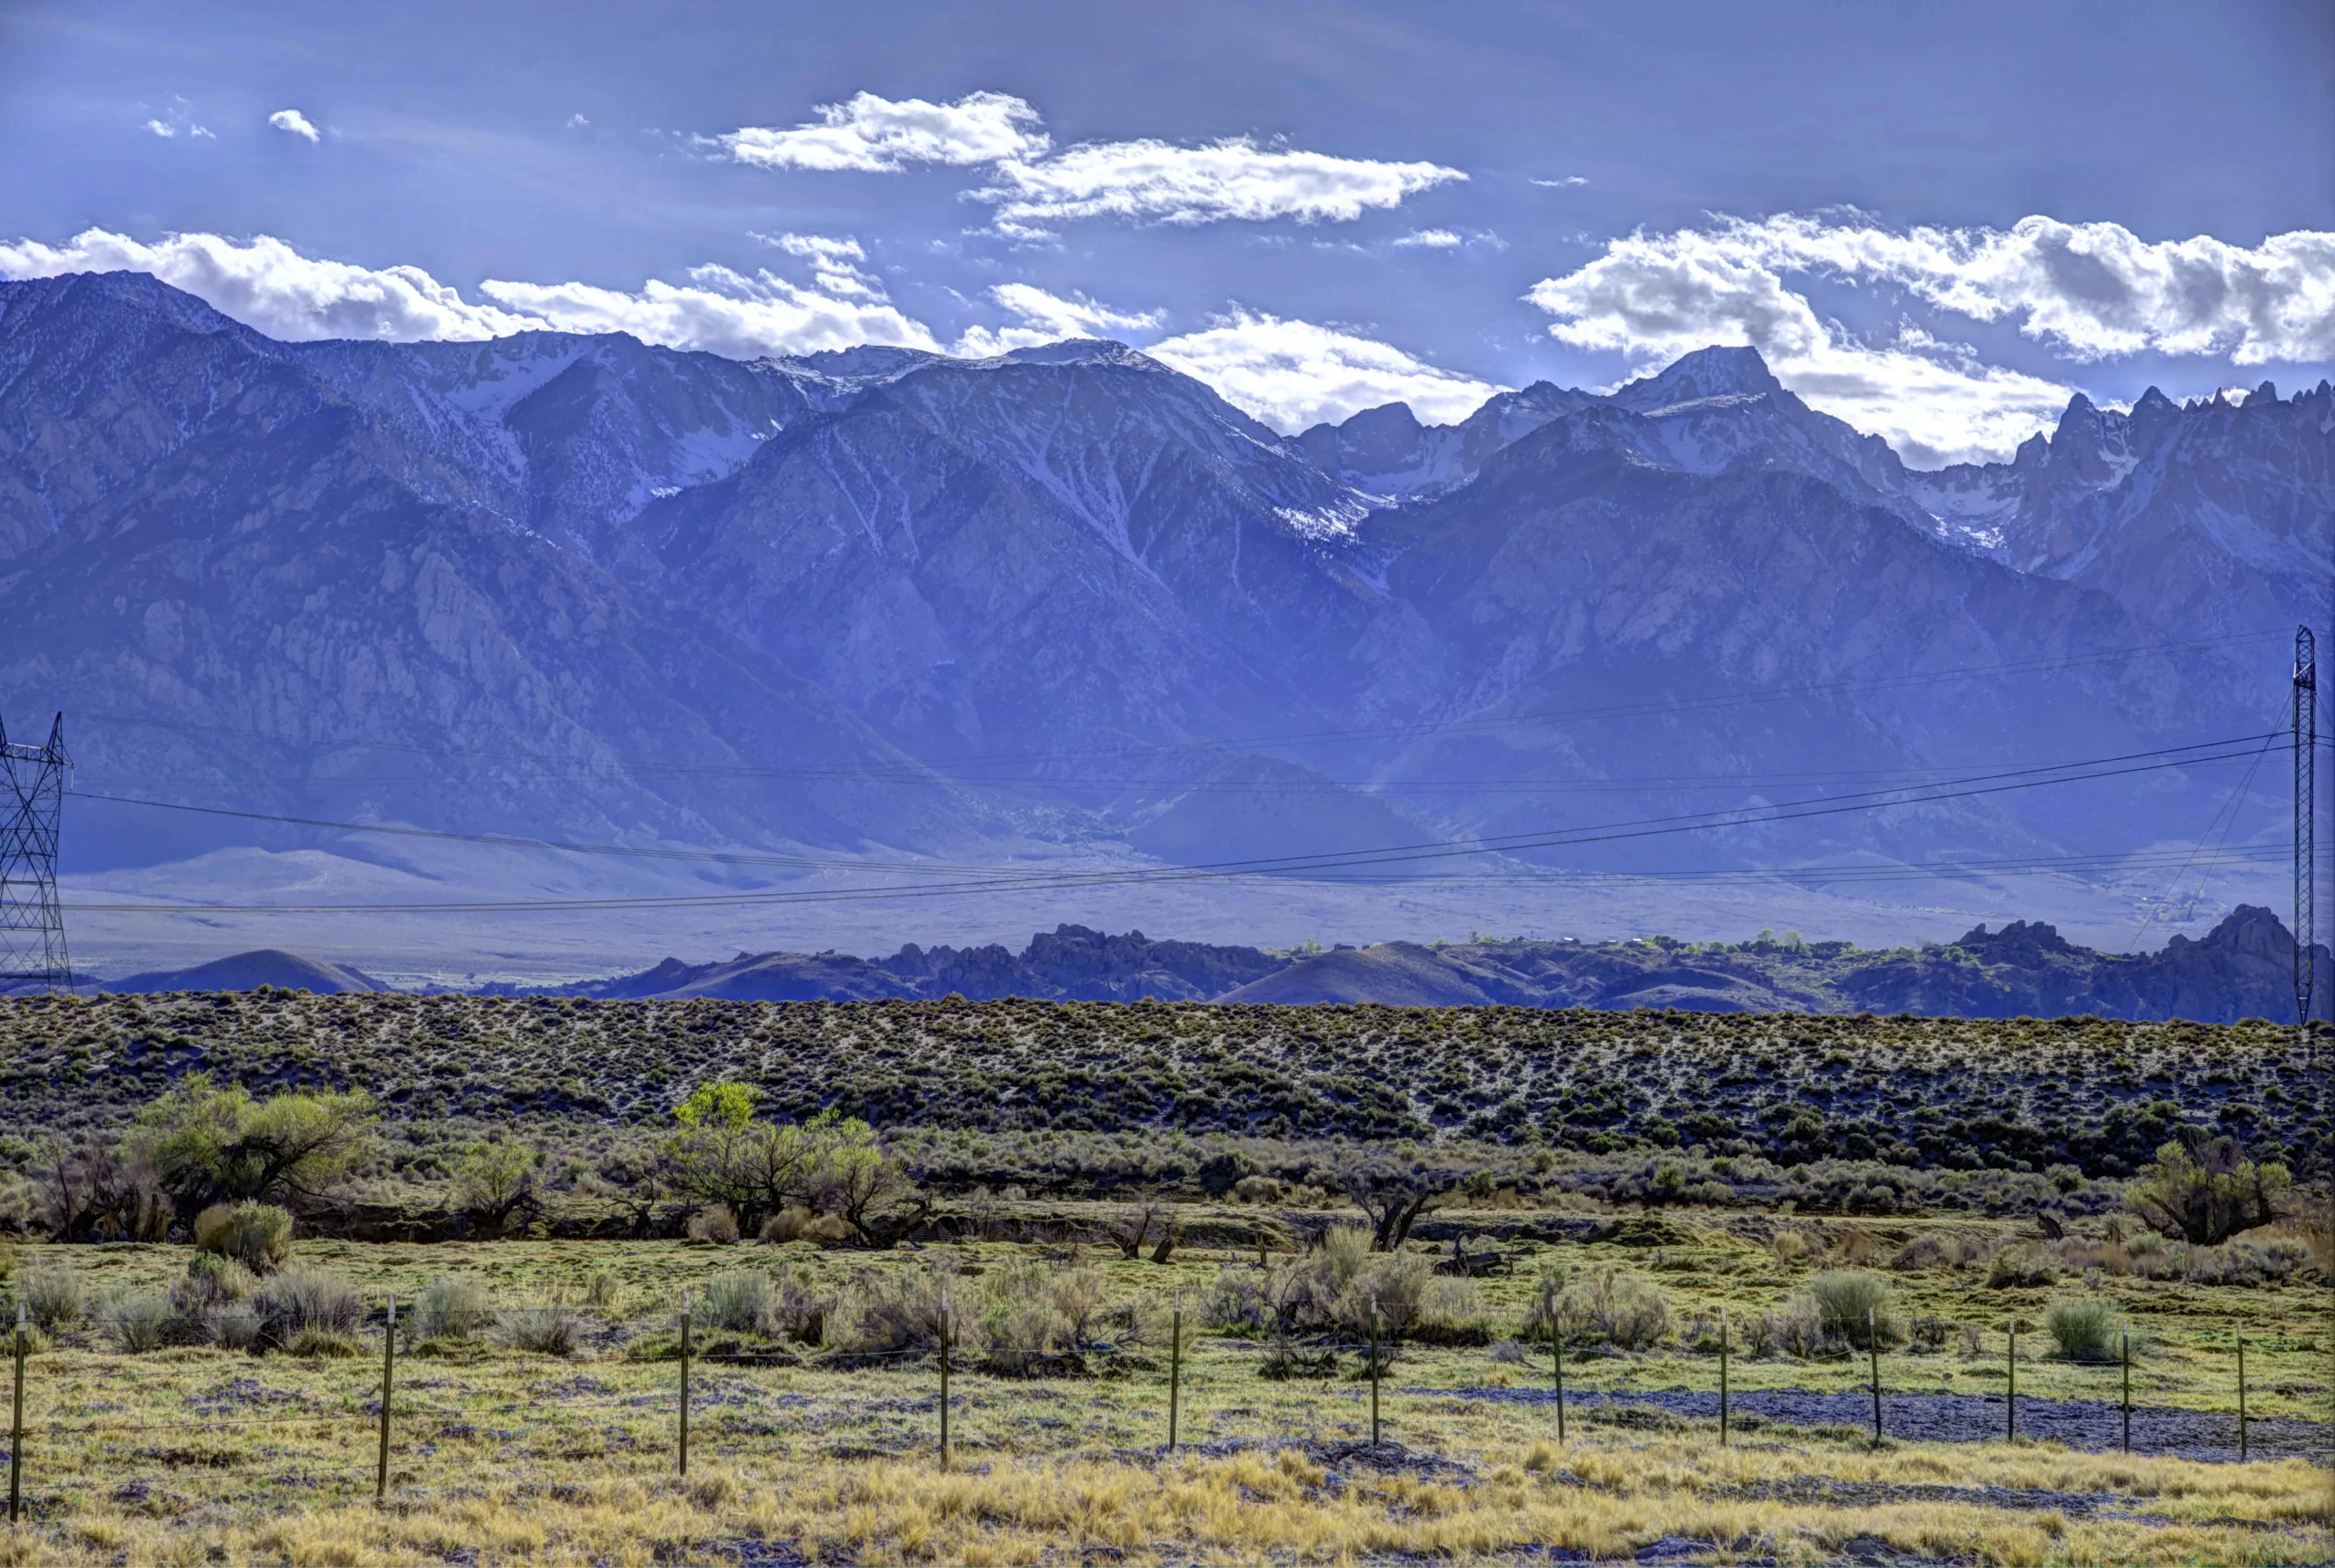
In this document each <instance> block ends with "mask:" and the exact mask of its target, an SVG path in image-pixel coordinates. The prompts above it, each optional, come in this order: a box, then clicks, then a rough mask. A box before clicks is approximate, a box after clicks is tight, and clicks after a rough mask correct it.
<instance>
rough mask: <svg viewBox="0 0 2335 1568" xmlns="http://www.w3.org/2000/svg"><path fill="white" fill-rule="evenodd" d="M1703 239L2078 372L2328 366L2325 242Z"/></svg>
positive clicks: (2024, 227)
mask: <svg viewBox="0 0 2335 1568" xmlns="http://www.w3.org/2000/svg"><path fill="white" fill-rule="evenodd" d="M1709 238H1710V239H1711V240H1712V241H1713V242H1715V243H1717V244H1720V245H1723V246H1726V247H1728V248H1729V249H1731V250H1733V251H1734V252H1736V253H1737V254H1741V255H1743V256H1745V257H1747V258H1748V259H1751V260H1754V261H1756V262H1757V263H1758V264H1759V265H1766V266H1769V267H1774V268H1779V269H1783V270H1793V271H1804V272H1811V273H1821V274H1829V275H1836V276H1840V277H1845V278H1852V279H1858V280H1861V281H1863V280H1869V281H1873V282H1881V283H1888V284H1894V285H1897V286H1901V287H1903V288H1904V289H1906V290H1908V291H1909V292H1910V293H1912V294H1913V295H1915V296H1916V297H1918V298H1920V299H1921V300H1923V301H1924V302H1925V303H1926V304H1928V305H1931V306H1935V307H1936V308H1938V309H1941V310H1947V311H1951V312H1954V313H1955V314H1956V315H1960V316H1966V317H1970V318H1972V319H1974V320H1978V321H1999V320H2005V319H2008V320H2013V321H2016V322H2017V323H2018V327H2019V330H2020V331H2021V332H2023V333H2024V334H2026V335H2027V336H2028V337H2032V338H2035V339H2037V340H2038V341H2039V342H2043V343H2046V344H2049V345H2050V346H2051V347H2052V348H2055V349H2056V350H2058V351H2060V353H2063V354H2066V355H2068V356H2070V358H2078V359H2100V358H2111V357H2113V356H2116V355H2122V354H2134V353H2139V352H2142V351H2143V350H2153V351H2155V352H2158V353H2164V354H2196V355H2214V356H2216V357H2226V358H2228V359H2230V360H2231V362H2232V363H2234V364H2239V365H2260V364H2268V363H2270V362H2272V361H2279V360H2286V361H2295V362H2313V361H2318V360H2323V359H2327V358H2335V234H2330V233H2324V232H2314V231H2310V230H2297V231H2294V232H2292V233H2288V234H2273V235H2271V236H2270V237H2268V239H2266V240H2264V241H2263V242H2262V243H2261V244H2258V245H2253V246H2243V245H2234V244H2228V243H2226V242H2225V241H2222V240H2216V239H2214V238H2211V237H2210V236H2207V235H2202V234H2201V235H2198V236H2196V237H2195V238H2193V239H2186V240H2160V241H2148V240H2143V239H2142V238H2141V237H2140V236H2139V235H2137V234H2133V232H2132V231H2131V230H2130V229H2127V228H2125V227H2123V226H2122V224H2119V223H2061V222H2060V221H2059V220H2058V219H2055V218H2046V217H2028V218H2022V219H2020V220H2019V221H2018V223H2014V224H2013V225H2011V227H2010V228H2008V229H2007V230H2006V229H1935V228H1915V229H1909V230H1906V231H1904V232H1903V233H1898V232H1895V231H1893V230H1889V229H1885V228H1882V227H1879V226H1877V225H1873V224H1864V223H1837V222H1827V221H1825V220H1823V219H1819V218H1804V217H1796V216H1789V215H1787V216H1783V217H1778V218H1770V219H1769V220H1767V221H1766V222H1764V223H1742V222H1737V223H1728V224H1725V225H1723V226H1721V227H1720V228H1718V230H1716V231H1715V232H1714V233H1713V234H1711V235H1710V236H1709Z"/></svg>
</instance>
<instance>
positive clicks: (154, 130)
mask: <svg viewBox="0 0 2335 1568" xmlns="http://www.w3.org/2000/svg"><path fill="white" fill-rule="evenodd" d="M138 107H139V108H140V109H143V108H145V107H146V106H145V105H144V104H142V103H141V104H140V105H139V106H138ZM140 129H141V130H145V131H146V133H147V134H148V135H150V136H159V137H161V138H162V139H163V140H165V141H169V140H175V139H176V138H178V137H182V136H183V137H185V138H186V139H187V140H190V141H202V140H211V141H216V140H218V138H217V137H215V136H213V135H212V134H211V131H210V129H209V128H208V127H206V126H203V125H201V124H198V123H197V122H196V120H195V118H194V106H193V105H192V104H191V103H189V102H188V101H187V100H186V99H182V98H173V99H171V104H170V107H169V108H168V109H164V110H163V111H162V112H161V115H159V116H157V117H156V118H155V119H150V120H148V121H147V122H146V123H145V125H144V126H142V127H141V128H140Z"/></svg>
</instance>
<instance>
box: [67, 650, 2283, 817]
mask: <svg viewBox="0 0 2335 1568" xmlns="http://www.w3.org/2000/svg"><path fill="white" fill-rule="evenodd" d="M2270 635H2271V634H2268V633H2247V634H2238V635H2232V636H2229V637H2223V638H2212V639H2199V640H2192V641H2185V642H2166V643H2153V644H2141V645H2136V646H2131V647H2125V648H2116V649H2098V650H2095V651H2093V652H2091V653H2085V654H2076V655H2070V656H2066V657H2062V658H2057V659H2008V660H2003V661H1999V662H1997V663H1992V664H1975V665H1961V666H1956V667H1952V668H1948V669H1944V670H1921V671H1914V672H1909V673H1906V674H1903V675H1894V676H1875V677H1872V678H1869V679H1866V680H1833V681H1811V682H1804V683H1801V684H1799V685H1791V686H1775V687H1762V688H1755V689H1749V690H1739V691H1732V692H1714V693H1709V694H1707V695H1704V696H1698V697H1691V698H1684V699H1668V700H1665V701H1651V702H1632V703H1608V704H1603V705H1599V706H1594V707H1583V708H1574V709H1556V710H1547V711H1536V712H1525V713H1515V714H1486V715H1482V716H1479V717H1474V718H1465V717H1463V718H1458V719H1450V720H1437V721H1417V722H1411V723H1406V724H1392V725H1381V726H1376V727H1370V728H1356V729H1323V730H1312V731H1300V732H1288V733H1282V734H1278V735H1256V736H1248V737H1242V738H1233V739H1228V740H1219V741H1206V742H1130V743H1128V744H1126V745H1119V746H1099V747H1076V748H1065V749H1053V750H1046V751H1035V752H1030V751H1025V752H1001V753H970V754H967V755H962V756H955V757H948V756H942V757H931V758H924V759H911V758H907V757H905V756H904V757H903V759H902V762H901V763H899V764H893V765H891V766H890V767H888V768H887V769H866V768H858V769H846V770H835V769H825V768H817V767H809V768H805V767H801V766H788V767H777V766H769V765H763V764H733V763H672V762H664V761H638V760H634V761H625V760H622V759H612V760H611V762H610V763H608V764H607V765H608V766H610V767H611V768H616V769H621V771H622V772H623V773H624V774H689V775H695V776H740V777H745V776H763V777H804V778H816V777H851V778H863V779H864V778H881V777H887V776H891V777H902V778H922V777H927V776H929V775H930V774H933V773H935V772H938V771H939V770H942V769H947V768H954V767H977V766H981V765H985V764H991V763H1005V762H1021V763H1027V762H1047V761H1055V760H1064V759H1071V758H1079V757H1101V756H1131V755H1141V754H1153V755H1188V754H1191V753H1211V752H1232V751H1235V750H1236V749H1238V748H1240V747H1251V746H1274V745H1313V744H1331V743H1338V742H1359V741H1369V740H1399V739H1404V738H1406V737H1417V736H1427V735H1437V734H1456V733H1468V732H1478V731H1481V730H1485V729H1502V728H1510V727H1514V726H1520V725H1530V724H1541V723H1554V722H1574V721H1583V720H1604V719H1615V718H1629V717H1649V716H1662V715H1666V714H1674V713H1696V712H1704V711H1710V710H1713V709H1719V708H1728V707H1739V706H1748V705H1756V704H1760V703H1766V702H1775V701H1788V700H1790V699H1792V698H1796V697H1808V696H1826V695H1836V694H1844V693H1848V692H1852V691H1894V690H1901V689H1904V688H1907V687H1914V686H1922V685H1930V684H1935V683H1936V682H1940V681H1947V680H1968V679H1974V678H1985V677H2003V676H2010V675H2021V674H2042V673H2050V672H2054V671H2058V670H2070V669H2080V668H2083V667H2086V666H2091V665H2096V664H2102V663H2110V662H2113V661H2115V660H2118V659H2140V658H2152V657H2158V656H2170V655H2174V654H2179V653H2188V652H2197V651H2203V650H2208V649H2218V648H2227V647H2235V646H2238V645H2241V644H2245V643H2250V642H2258V641H2263V640H2266V639H2268V637H2269V636H2270ZM78 718H80V719H87V720H95V721H97V722H104V723H119V724H143V725H152V726H156V727H159V728H163V729H171V730H178V731H182V732H189V733H213V734H231V735H235V736H238V737H241V738H244V739H253V740H266V741H272V742H276V743H279V744H285V745H292V746H297V747H301V748H304V749H309V750H350V751H393V752H410V753H419V754H423V755H432V756H466V757H475V758H486V759H493V758H503V759H511V760H521V761H533V762H549V763H557V764H572V763H574V762H575V761H576V759H573V758H559V757H546V756H545V755H543V754H542V753H528V752H521V751H513V750H509V749H503V750H487V749H480V748H466V747H450V746H425V745H420V744H417V743H415V742H407V741H387V740H367V739H363V738H343V739H330V738H327V739H317V738H315V737H309V736H299V735H286V734H283V733H281V732H269V731H263V730H254V729H250V728H243V727H236V726H228V725H216V724H202V723H196V722H192V721H188V720H184V719H178V718H171V717H165V716H160V715H144V714H122V713H109V712H106V711H102V710H88V711H82V712H81V713H80V714H78ZM966 782H971V783H982V782H996V781H984V780H980V779H974V780H969V781H966Z"/></svg>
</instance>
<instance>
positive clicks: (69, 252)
mask: <svg viewBox="0 0 2335 1568" xmlns="http://www.w3.org/2000/svg"><path fill="white" fill-rule="evenodd" d="M67 272H143V273H151V274H152V275H154V276H156V277H158V278H161V280H162V281H163V282H164V283H167V284H169V285H171V286H172V287H175V288H182V289H184V290H186V291H187V292H188V293H189V294H192V295H194V296H197V297H199V298H201V299H203V300H205V301H207V302H209V303H210V304H211V305H212V306H213V307H215V308H216V309H218V310H220V311H222V312H223V313H224V314H226V315H228V316H232V317H234V318H235V319H236V320H238V321H241V322H243V323H244V324H245V325H247V326H251V327H257V328H258V329H259V330H261V331H262V332H265V333H266V334H267V335H268V336H270V337H282V338H289V339H294V340H299V339H306V338H315V337H374V338H383V339H387V340H389V341H391V342H400V343H405V342H412V341H414V340H415V339H418V338H432V337H451V338H480V337H499V336H501V335H503V334H504V333H507V332H523V331H525V330H526V329H527V328H529V327H537V326H540V325H542V324H541V323H540V322H535V321H529V320H526V319H524V318H523V317H516V316H513V315H511V314H509V313H508V312H506V311H502V310H497V309H496V308H494V307H493V306H485V305H472V304H471V303H470V302H468V301H466V300H464V299H463V298H462V296H461V294H460V293H458V292H457V291H456V290H455V289H453V288H452V287H451V286H448V285H445V284H441V283H440V282H439V281H438V280H437V279H435V278H433V277H431V275H429V274H428V273H426V272H423V271H422V270H421V269H420V267H410V266H395V267H385V268H380V269H378V270H377V269H374V268H369V267H360V266H350V265H347V264H345V263H342V262H332V261H318V260H317V259H315V258H314V257H311V256H304V255H302V254H300V253H299V252H297V251H296V250H294V249H293V248H292V247H291V246H289V245H287V244H285V243H284V242H283V241H281V240H276V239H270V238H269V237H268V236H267V235H265V234H261V235H258V236H257V237H255V238H254V239H252V240H249V241H245V242H238V241H234V240H229V239H223V238H222V237H221V236H219V235H217V234H170V235H167V236H165V237H164V238H162V239H161V240H158V241H156V242H155V243H153V244H145V243H142V242H140V241H138V240H133V239H131V238H130V236H129V235H127V234H109V233H108V232H107V231H105V230H103V229H87V230H84V231H83V232H82V233H80V234H76V235H74V236H73V238H72V239H71V240H69V241H67V243H66V244H62V245H45V244H40V243H38V242H37V241H34V240H18V241H17V242H16V243H15V244H0V276H6V277H54V276H56V275H58V274H60V273H67Z"/></svg>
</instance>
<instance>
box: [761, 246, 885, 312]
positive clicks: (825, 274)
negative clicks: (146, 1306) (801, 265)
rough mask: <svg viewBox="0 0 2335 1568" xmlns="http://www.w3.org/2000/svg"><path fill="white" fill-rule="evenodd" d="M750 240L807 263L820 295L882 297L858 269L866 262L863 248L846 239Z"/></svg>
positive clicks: (872, 280) (880, 289)
mask: <svg viewBox="0 0 2335 1568" xmlns="http://www.w3.org/2000/svg"><path fill="white" fill-rule="evenodd" d="M754 238H756V239H758V240H760V241H762V243H763V244H766V245H771V246H773V247H775V248H776V249H778V250H782V251H784V252H785V253H786V254H788V255H791V256H799V257H801V258H802V259H803V260H804V261H807V262H809V263H810V264H811V273H812V277H813V280H814V281H815V283H816V284H817V286H818V288H819V291H820V292H821V293H823V294H832V295H836V296H856V297H858V298H861V299H882V298H883V297H884V286H883V285H882V284H880V283H878V282H877V280H876V279H875V278H874V277H873V276H872V275H869V274H868V273H867V270H866V269H865V268H864V267H863V266H862V265H860V264H862V263H863V262H865V261H867V248H866V247H865V246H863V245H861V244H860V243H859V242H858V241H857V240H855V239H853V238H851V237H850V236H849V235H845V236H844V237H842V238H840V239H838V238H836V237H835V236H834V235H831V234H756V235H755V236H754Z"/></svg>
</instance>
